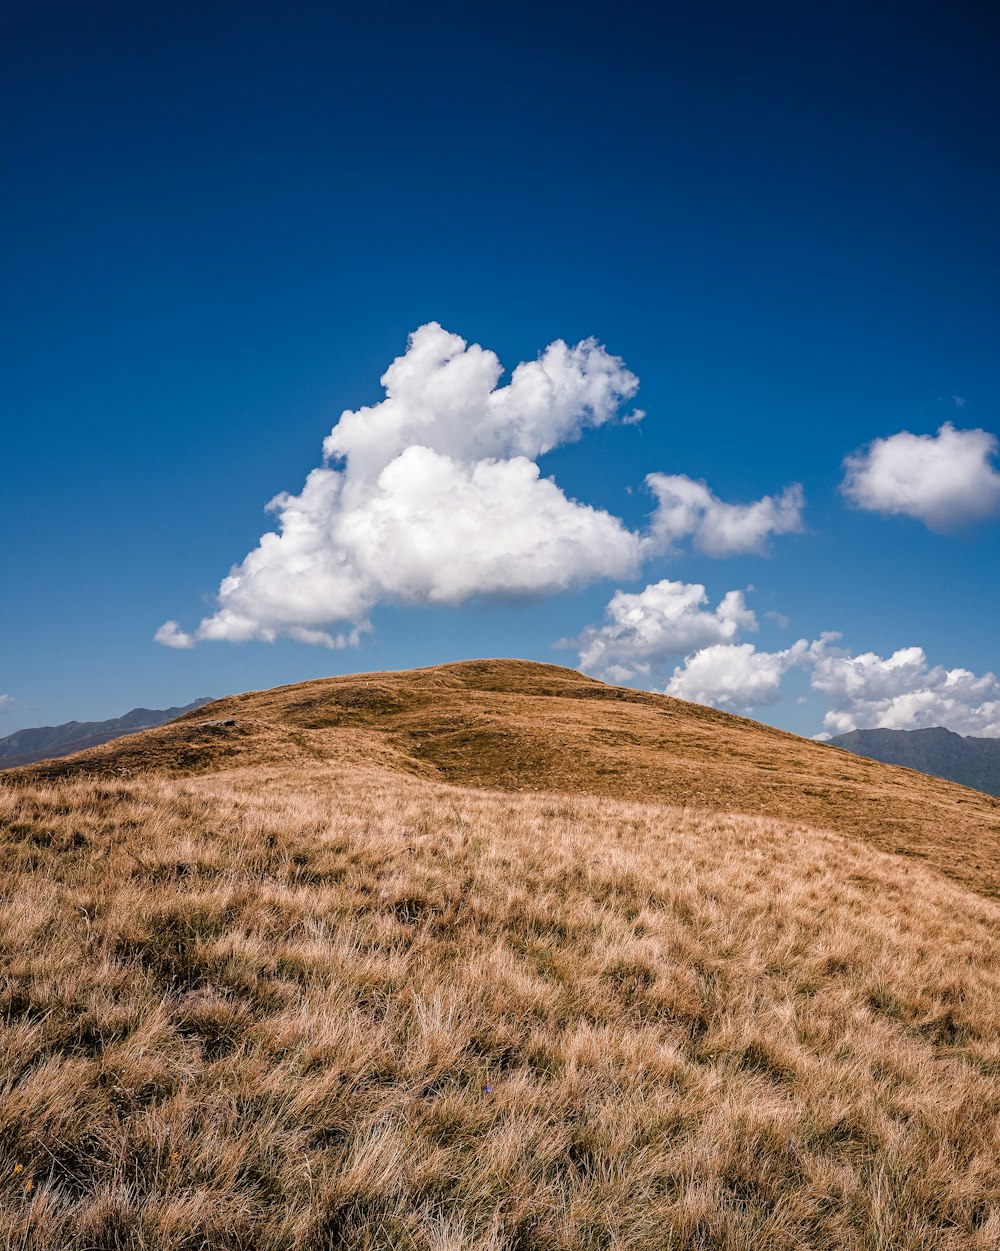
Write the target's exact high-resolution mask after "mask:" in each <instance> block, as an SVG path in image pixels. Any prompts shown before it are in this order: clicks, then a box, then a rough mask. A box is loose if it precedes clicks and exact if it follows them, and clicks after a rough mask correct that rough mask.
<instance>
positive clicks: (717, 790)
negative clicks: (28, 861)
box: [8, 660, 1000, 898]
mask: <svg viewBox="0 0 1000 1251" xmlns="http://www.w3.org/2000/svg"><path fill="white" fill-rule="evenodd" d="M229 718H233V719H234V720H235V724H234V725H232V726H220V725H204V724H202V723H203V722H205V721H206V720H208V721H212V720H219V719H229ZM317 762H326V763H328V764H329V765H330V766H331V767H333V768H335V769H336V768H342V767H344V766H346V765H356V766H358V767H370V766H372V765H379V766H381V767H383V768H386V769H390V770H393V771H395V772H399V773H404V774H406V775H408V776H412V777H418V778H426V779H428V780H433V781H446V782H451V783H454V784H457V785H460V786H476V787H487V788H490V789H495V790H504V791H545V792H551V791H563V792H565V793H567V794H573V795H578V794H590V795H600V796H607V797H608V798H614V799H626V800H635V799H640V800H650V801H656V802H663V803H668V804H675V805H677V804H680V805H690V806H693V807H697V808H700V809H702V810H704V811H710V812H711V811H720V810H721V811H731V812H740V813H745V814H749V815H755V816H769V817H778V818H781V819H784V820H794V821H803V822H808V823H809V824H811V825H815V826H821V827H823V828H830V829H835V830H838V831H840V832H842V833H846V834H851V835H853V836H855V837H857V838H860V839H862V840H864V841H865V842H866V843H868V844H870V845H872V846H875V847H877V848H879V849H880V850H882V851H889V852H897V853H903V854H905V855H908V856H913V857H916V858H919V859H921V860H924V861H925V862H926V863H928V864H930V865H933V866H934V867H935V868H936V869H938V870H940V871H941V872H943V873H946V874H948V875H949V876H951V877H953V878H955V879H956V880H958V881H960V882H962V883H963V884H964V885H966V886H969V887H972V888H973V889H975V890H977V891H980V892H981V893H984V894H988V895H991V896H993V897H994V898H1000V799H996V798H994V797H992V796H989V795H983V794H981V793H979V792H977V791H972V790H967V789H965V788H964V787H960V786H956V785H955V784H953V783H951V782H945V781H942V780H941V779H938V778H931V777H928V776H926V775H925V774H921V773H914V772H913V771H912V770H909V769H901V768H898V767H896V766H893V765H885V764H881V763H879V762H877V761H873V760H865V759H863V758H861V757H859V756H855V755H852V754H851V753H850V752H846V751H840V750H837V749H835V748H832V747H828V746H826V745H824V744H822V743H815V742H811V741H810V740H808V739H803V738H799V737H797V736H796V735H794V734H786V733H784V732H783V731H781V730H776V729H773V728H772V727H770V726H764V725H760V724H759V723H757V722H754V721H747V720H745V719H744V718H742V717H734V716H731V715H730V714H728V713H724V712H718V711H716V710H715V709H712V708H702V707H700V706H699V705H697V704H689V703H684V702H682V701H680V700H675V699H668V698H666V697H665V696H662V695H654V694H652V693H651V692H648V691H632V690H627V689H624V688H621V687H612V686H606V685H605V684H604V683H602V682H597V681H595V680H594V679H593V678H588V677H585V676H584V675H583V674H580V673H577V672H575V671H574V670H571V669H562V668H559V667H557V666H555V665H539V664H533V663H531V662H528V661H497V660H494V661H467V662H464V663H461V664H453V665H440V666H437V667H435V668H431V669H418V670H414V671H412V672H407V673H381V674H363V675H352V676H349V677H341V678H328V679H324V680H320V681H314V682H304V683H300V684H298V685H295V686H286V687H279V688H277V689H276V690H272V691H256V692H251V693H249V694H246V695H237V696H231V697H230V698H228V699H224V700H218V701H217V702H216V703H214V704H211V705H209V706H207V707H206V708H204V709H201V710H199V711H198V712H196V713H192V714H190V715H189V716H187V717H185V718H182V719H181V720H180V721H178V722H175V723H174V724H173V725H170V726H164V727H162V728H160V729H155V730H150V731H147V732H146V733H143V734H141V735H136V736H133V737H132V738H130V739H123V740H118V741H117V742H115V743H112V744H109V745H108V746H107V747H103V748H95V749H94V750H92V751H88V752H84V753H82V754H81V755H79V756H77V757H73V758H70V759H68V760H56V761H52V762H50V763H47V764H40V765H35V766H31V767H29V768H28V769H25V770H22V771H19V772H18V775H19V776H24V777H26V778H31V779H37V780H41V779H56V778H62V777H72V776H76V775H78V774H85V775H92V774H99V775H105V776H131V777H146V776H151V775H159V776H190V775H192V774H200V773H211V772H218V771H220V770H226V771H231V770H239V769H244V768H250V769H254V770H257V769H260V768H261V767H265V766H274V767H280V768H284V769H296V768H310V767H312V766H314V765H315V764H316V763H317ZM8 776H9V775H8Z"/></svg>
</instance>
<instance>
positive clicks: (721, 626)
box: [578, 578, 757, 682]
mask: <svg viewBox="0 0 1000 1251" xmlns="http://www.w3.org/2000/svg"><path fill="white" fill-rule="evenodd" d="M707 603H708V595H707V593H706V591H705V588H704V587H703V586H701V585H700V584H699V583H687V582H671V581H669V580H668V579H666V578H665V579H663V581H661V582H654V583H653V584H651V585H650V586H647V587H646V588H645V589H644V590H642V591H638V592H635V593H630V592H628V591H615V593H614V595H613V596H612V597H611V600H610V602H609V603H608V606H607V608H606V610H605V614H606V617H607V621H606V622H605V624H604V625H601V626H588V627H587V628H586V629H585V630H584V631H583V632H582V634H581V635H580V638H579V640H578V646H579V648H580V661H579V663H580V668H581V669H582V670H583V671H584V672H585V673H593V674H595V675H596V676H598V677H601V678H603V679H605V680H606V681H609V682H627V681H629V680H630V679H632V678H635V677H645V678H652V677H653V676H654V675H655V673H656V671H657V670H658V669H659V668H660V667H661V666H662V665H663V664H664V662H665V661H666V660H667V659H668V658H669V657H671V656H683V655H687V654H688V653H690V652H693V651H696V650H697V649H699V648H702V647H706V646H708V645H709V644H713V643H722V642H730V641H731V640H732V639H734V638H735V637H736V636H737V634H738V633H739V632H740V631H741V630H756V629H757V618H756V616H755V614H754V613H753V611H752V610H751V609H749V608H747V606H746V601H745V600H744V598H743V592H742V591H728V592H727V593H726V594H725V595H724V596H723V597H722V599H721V601H720V602H719V603H718V604H717V605H716V607H715V608H714V609H713V608H706V607H705V605H706V604H707Z"/></svg>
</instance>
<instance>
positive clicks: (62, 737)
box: [0, 696, 212, 769]
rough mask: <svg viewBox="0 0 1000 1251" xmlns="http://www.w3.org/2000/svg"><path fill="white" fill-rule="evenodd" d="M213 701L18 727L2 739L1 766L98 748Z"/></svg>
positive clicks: (12, 765)
mask: <svg viewBox="0 0 1000 1251" xmlns="http://www.w3.org/2000/svg"><path fill="white" fill-rule="evenodd" d="M211 702H212V701H211V699H210V698H209V697H207V696H206V698H204V699H196V700H195V701H194V702H193V703H190V704H185V705H184V707H183V708H133V709H132V711H131V712H127V713H125V715H124V716H123V717H112V718H111V720H109V721H67V722H66V724H65V725H41V726H36V727H34V728H33V729H28V730H15V731H14V733H13V734H8V735H7V737H6V738H0V769H13V768H15V767H16V766H17V765H24V764H32V763H33V762H34V761H36V760H50V759H52V758H53V757H56V756H71V755H72V754H73V753H74V752H77V751H83V749H84V748H85V747H97V746H99V745H100V744H101V743H109V742H110V741H111V740H112V739H115V738H121V737H122V736H123V735H125V734H135V733H136V731H137V730H149V729H151V728H152V727H153V726H154V725H163V723H164V722H165V721H173V719H174V718H175V717H179V716H181V714H182V713H185V712H192V711H193V710H194V709H195V708H201V707H202V705H203V704H210V703H211Z"/></svg>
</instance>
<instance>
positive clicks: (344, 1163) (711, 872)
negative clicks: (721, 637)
mask: <svg viewBox="0 0 1000 1251" xmlns="http://www.w3.org/2000/svg"><path fill="white" fill-rule="evenodd" d="M229 719H232V720H233V724H232V725H203V724H202V723H203V722H205V721H220V720H222V721H225V720H229ZM797 805H799V806H800V807H801V810H802V811H801V812H799V811H797V810H796V806H797ZM818 814H825V817H824V816H823V815H818ZM998 822H1000V812H998V806H997V805H996V803H994V802H993V801H991V800H990V799H989V798H988V797H985V796H979V795H975V794H974V793H972V792H969V791H965V790H964V789H963V788H961V787H957V786H953V785H950V784H948V783H944V782H937V781H936V780H934V779H930V778H919V777H918V775H915V774H912V773H909V772H908V771H906V770H900V769H896V768H892V767H890V766H883V765H879V764H877V763H875V762H869V761H865V760H862V759H856V758H853V757H850V756H848V755H846V754H845V753H843V752H838V751H836V750H834V749H831V748H827V747H824V746H823V745H820V744H815V743H810V742H806V741H804V740H800V739H796V738H794V737H793V736H790V735H785V734H781V733H780V732H778V731H774V730H770V729H767V728H766V727H763V726H758V725H756V724H755V723H753V722H747V721H742V720H740V719H738V718H732V717H728V716H725V715H724V714H720V713H715V712H712V711H710V710H706V709H700V708H696V707H693V706H691V705H686V704H681V703H677V702H675V701H671V700H665V699H662V698H660V697H656V696H651V695H645V694H642V693H637V692H631V691H620V690H616V689H615V688H609V687H605V686H603V685H601V684H600V683H596V682H592V681H591V680H589V679H586V678H583V677H581V676H580V675H579V674H575V673H572V672H570V671H568V670H562V669H557V668H554V667H549V666H535V665H528V664H526V663H522V662H477V663H475V664H468V665H455V666H442V667H440V668H437V669H430V670H421V671H418V672H415V673H409V674H380V675H369V676H367V677H355V678H343V679H330V680H328V681H323V682H317V683H306V684H302V685H299V686H294V687H286V688H282V689H280V690H277V691H270V692H262V693H257V694H253V695H246V696H239V697H234V698H233V699H230V700H225V701H220V702H219V703H217V704H215V705H212V706H210V707H208V708H206V709H204V710H201V711H200V712H199V713H197V714H195V715H194V716H193V717H189V718H188V719H187V720H186V721H185V722H182V723H180V724H179V725H174V726H170V727H163V728H161V729H156V730H151V731H148V732H146V733H145V734H143V735H140V736H135V737H134V738H132V739H125V740H119V741H118V742H116V743H115V744H112V745H108V746H107V747H102V748H95V749H94V750H92V751H91V752H88V753H86V754H84V755H81V756H79V757H76V758H71V759H70V760H66V761H59V762H55V763H53V764H49V765H36V766H32V767H30V768H27V769H23V770H19V771H15V772H13V773H9V774H4V775H3V777H2V778H0V857H2V862H0V889H2V891H3V898H4V908H3V909H2V910H0V962H2V963H0V1046H2V1048H3V1055H4V1065H3V1068H2V1070H0V1245H4V1246H11V1247H39V1248H43V1247H44V1248H74V1249H75V1248H79V1249H81V1251H82V1249H83V1248H90V1249H94V1251H97V1249H101V1251H103V1249H104V1248H117V1247H121V1248H161V1247H162V1248H176V1249H177V1251H182V1249H184V1251H186V1249H188V1248H219V1249H220V1251H221V1249H222V1248H226V1249H228V1248H246V1249H248V1251H249V1249H250V1248H254V1249H255V1251H256V1249H257V1248H261V1249H264V1251H268V1249H274V1251H278V1249H282V1251H284V1249H288V1251H312V1249H313V1248H330V1249H331V1251H332V1249H334V1248H341V1247H343V1248H369V1249H372V1251H374V1249H376V1248H378V1249H382V1248H385V1249H386V1251H388V1249H389V1248H418V1249H421V1251H424V1249H426V1251H471V1249H473V1248H481V1249H483V1251H571V1249H576V1248H595V1249H596V1248H602V1249H603V1248H607V1249H609V1251H610V1249H612V1248H616V1249H621V1251H624V1249H625V1248H630V1249H631V1248H642V1249H648V1251H660V1249H666V1248H677V1249H678V1251H681V1249H686V1248H697V1249H701V1251H707V1249H711V1248H719V1249H724V1251H737V1249H739V1251H748V1249H751V1248H752V1249H754V1251H757V1249H760V1251H765V1249H766V1251H771V1249H772V1248H774V1249H777V1251H783V1249H786V1248H787V1249H788V1251H792V1248H795V1249H799V1248H830V1249H831V1251H832V1249H833V1248H854V1249H857V1251H883V1249H884V1248H894V1249H897V1251H918V1249H920V1251H924V1249H926V1248H948V1249H952V1248H953V1249H954V1251H959V1248H963V1249H964V1248H979V1249H982V1251H986V1249H987V1248H989V1249H991V1251H992V1249H993V1248H995V1247H997V1246H998V1245H1000V1164H998V1160H1000V1041H998V1039H997V1034H996V1021H997V1014H998V1008H1000V940H998V934H1000V905H998V903H997V902H996V901H995V900H994V898H992V897H991V895H992V893H993V892H994V890H995V880H994V878H993V877H992V875H991V874H992V871H993V870H992V865H991V864H989V863H988V861H989V858H990V856H991V855H992V852H991V848H993V847H994V846H995V840H996V838H997V833H998V831H997V825H998ZM887 829H888V830H889V833H887V832H886V830H887ZM892 844H894V845H899V846H902V847H904V850H905V852H906V854H904V855H898V854H892V851H882V850H879V848H880V847H881V846H889V845H892ZM949 849H950V851H951V852H953V853H954V861H955V863H951V861H950V860H949V855H950V852H949ZM977 857H978V859H977ZM977 864H978V865H979V866H980V868H979V869H976V868H975V866H976V865H977ZM949 874H951V876H949Z"/></svg>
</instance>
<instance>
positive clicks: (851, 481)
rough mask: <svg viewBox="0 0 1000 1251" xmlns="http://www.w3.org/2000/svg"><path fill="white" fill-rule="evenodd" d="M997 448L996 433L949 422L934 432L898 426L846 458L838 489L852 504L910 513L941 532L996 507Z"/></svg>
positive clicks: (999, 504)
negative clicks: (897, 430)
mask: <svg viewBox="0 0 1000 1251" xmlns="http://www.w3.org/2000/svg"><path fill="white" fill-rule="evenodd" d="M996 451H997V439H996V436H995V435H992V434H989V433H988V432H987V431H985V430H956V429H955V427H954V426H953V425H952V424H951V422H950V421H946V422H945V423H944V425H943V426H942V427H941V429H940V430H939V431H938V432H937V434H936V435H933V436H932V435H929V434H911V433H910V432H909V431H908V430H903V431H901V432H900V433H899V434H894V435H891V436H890V437H889V438H886V439H875V440H873V441H872V442H871V443H869V444H868V445H867V446H866V447H864V448H862V449H861V450H860V451H859V452H856V453H855V454H854V455H853V456H848V457H846V459H845V460H844V466H845V468H846V470H847V472H846V474H845V476H844V481H843V482H842V483H841V487H840V489H841V492H842V493H843V494H844V495H845V496H846V498H847V499H848V500H849V501H850V503H851V504H853V505H854V507H855V508H862V509H866V510H868V511H870V512H877V513H883V514H886V515H898V514H902V515H905V516H907V517H915V518H916V519H917V520H918V521H922V522H923V523H924V524H925V525H926V526H927V527H928V528H929V529H931V530H935V531H937V532H938V533H944V532H946V531H949V530H955V529H957V528H959V527H960V526H964V525H968V524H970V523H971V522H974V521H980V520H982V519H983V518H985V517H990V516H992V515H994V514H995V513H997V512H998V511H1000V473H997V471H996V470H995V469H994V468H993V467H992V465H991V464H990V461H991V460H992V458H993V456H995V455H996Z"/></svg>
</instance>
